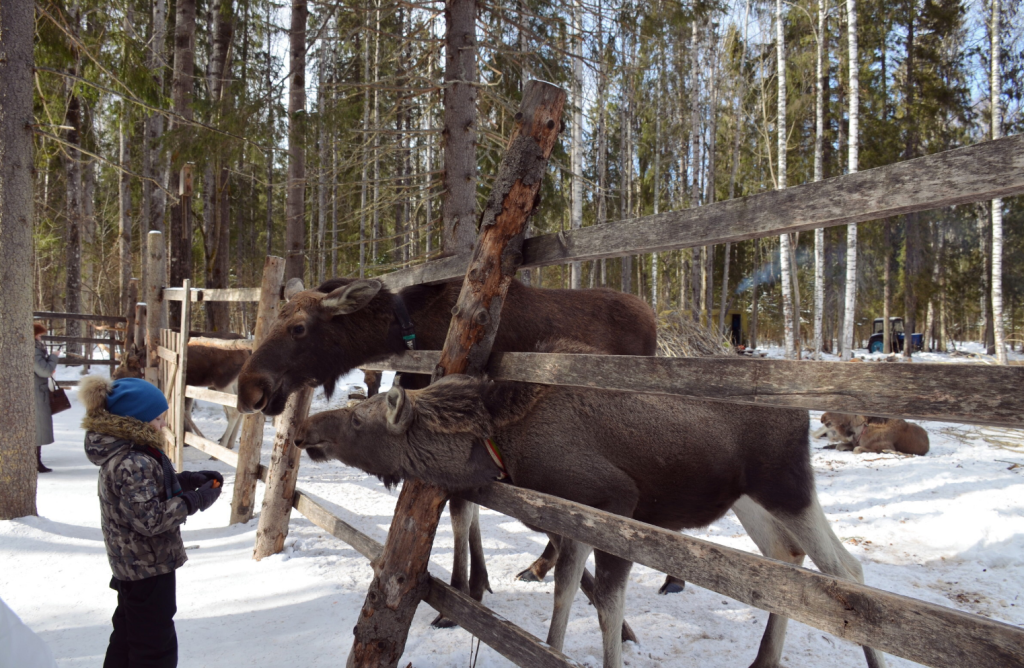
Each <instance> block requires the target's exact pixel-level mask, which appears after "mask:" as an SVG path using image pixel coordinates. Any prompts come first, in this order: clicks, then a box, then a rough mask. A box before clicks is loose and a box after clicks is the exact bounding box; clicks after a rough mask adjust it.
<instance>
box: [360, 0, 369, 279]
mask: <svg viewBox="0 0 1024 668" xmlns="http://www.w3.org/2000/svg"><path fill="white" fill-rule="evenodd" d="M363 8H364V11H365V13H366V26H365V28H364V30H363V34H362V36H361V37H360V39H362V40H363V129H364V130H369V129H370V0H366V2H365V3H364V4H363ZM369 169H370V153H369V142H368V141H367V137H366V135H363V170H362V179H361V182H360V185H359V278H366V199H367V198H366V195H367V187H368V185H369V183H368V180H369V173H368V171H369Z"/></svg>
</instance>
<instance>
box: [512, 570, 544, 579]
mask: <svg viewBox="0 0 1024 668" xmlns="http://www.w3.org/2000/svg"><path fill="white" fill-rule="evenodd" d="M516 580H520V581H522V582H543V581H544V579H543V578H539V577H537V574H536V573H534V572H533V571H532V570H530V569H529V568H527V569H526V570H525V571H522V572H521V573H519V575H517V576H516Z"/></svg>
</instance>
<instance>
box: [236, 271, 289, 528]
mask: <svg viewBox="0 0 1024 668" xmlns="http://www.w3.org/2000/svg"><path fill="white" fill-rule="evenodd" d="M284 265H285V262H284V258H280V257H274V256H267V259H266V260H265V261H264V263H263V281H262V283H261V284H260V301H259V306H258V307H257V309H256V331H255V333H254V335H253V341H252V345H253V346H254V347H255V346H258V345H259V344H260V343H261V342H262V341H263V337H264V336H266V333H267V332H269V331H270V328H271V327H272V326H273V324H274V320H275V319H276V318H277V303H278V301H279V300H280V294H281V286H282V284H283V282H284ZM265 419H266V418H265V416H264V415H263V414H262V413H253V414H250V415H246V416H244V417H243V418H242V436H241V438H239V440H238V470H237V472H236V474H235V491H234V496H232V498H231V520H230V522H231V524H244V523H246V522H248V521H249V520H251V519H252V516H253V512H254V511H255V506H256V480H257V474H258V472H259V467H260V450H261V449H262V447H263V423H264V420H265Z"/></svg>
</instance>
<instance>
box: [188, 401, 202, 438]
mask: <svg viewBox="0 0 1024 668" xmlns="http://www.w3.org/2000/svg"><path fill="white" fill-rule="evenodd" d="M195 402H196V400H195V399H193V398H191V397H185V430H186V431H190V432H192V433H193V434H195V435H196V436H199V437H200V438H206V437H205V436H203V432H201V431H199V427H197V426H196V423H195V422H193V421H192V405H193V404H195Z"/></svg>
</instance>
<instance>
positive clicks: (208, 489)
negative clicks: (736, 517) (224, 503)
mask: <svg viewBox="0 0 1024 668" xmlns="http://www.w3.org/2000/svg"><path fill="white" fill-rule="evenodd" d="M222 489H223V487H222V486H218V487H214V486H213V480H208V481H207V482H206V483H205V484H204V485H202V486H201V487H200V488H199V489H196V490H194V491H190V492H185V493H184V494H182V495H181V498H182V499H184V501H185V505H186V506H188V514H189V515H195V514H196V511H197V510H206V509H207V508H209V507H210V506H212V505H213V502H214V501H216V500H217V497H219V496H220V491H221V490H222Z"/></svg>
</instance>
